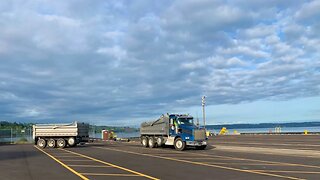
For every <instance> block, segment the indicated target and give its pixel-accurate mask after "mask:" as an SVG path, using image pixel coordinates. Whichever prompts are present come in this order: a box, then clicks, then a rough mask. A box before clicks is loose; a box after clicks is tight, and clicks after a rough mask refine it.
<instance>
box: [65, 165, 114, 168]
mask: <svg viewBox="0 0 320 180" xmlns="http://www.w3.org/2000/svg"><path fill="white" fill-rule="evenodd" d="M68 166H71V167H101V168H105V167H112V166H107V165H105V166H101V165H81V164H68Z"/></svg>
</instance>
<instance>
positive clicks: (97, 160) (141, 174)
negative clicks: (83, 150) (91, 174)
mask: <svg viewBox="0 0 320 180" xmlns="http://www.w3.org/2000/svg"><path fill="white" fill-rule="evenodd" d="M61 150H62V151H66V152H69V153H71V154H75V155H78V156H81V157H84V158H87V159H90V160H92V161H96V162H99V163H102V164H106V165H108V166H112V167H114V168H118V169H122V170H124V171H128V172H131V173H133V174H137V175H139V176H142V177H145V178H149V179H153V180H159V179H158V178H155V177H152V176H149V175H146V174H143V173H139V172H137V171H134V170H131V169H128V168H125V167H121V166H118V165H115V164H111V163H108V162H105V161H102V160H99V159H95V158H93V157H90V156H86V155H83V154H80V153H76V152H73V151H69V150H66V149H61Z"/></svg>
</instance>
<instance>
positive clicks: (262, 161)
mask: <svg viewBox="0 0 320 180" xmlns="http://www.w3.org/2000/svg"><path fill="white" fill-rule="evenodd" d="M132 148H135V149H138V148H139V147H132ZM139 149H140V148H139ZM153 150H156V151H166V150H161V149H153ZM176 153H181V154H185V155H188V154H192V155H197V156H202V157H213V158H214V157H218V158H225V160H227V159H230V160H240V161H252V162H261V163H270V164H279V165H284V166H300V167H308V168H317V169H320V166H314V165H307V164H296V163H286V162H278V161H265V160H258V159H248V158H238V157H230V156H221V155H211V154H207V153H204V154H199V153H192V152H179V151H177V152H176Z"/></svg>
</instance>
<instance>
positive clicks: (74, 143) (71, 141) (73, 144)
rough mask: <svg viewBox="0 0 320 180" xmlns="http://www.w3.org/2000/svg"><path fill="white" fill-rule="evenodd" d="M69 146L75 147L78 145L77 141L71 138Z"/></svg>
mask: <svg viewBox="0 0 320 180" xmlns="http://www.w3.org/2000/svg"><path fill="white" fill-rule="evenodd" d="M68 144H69V146H70V147H74V146H75V145H76V139H75V138H74V137H69V139H68Z"/></svg>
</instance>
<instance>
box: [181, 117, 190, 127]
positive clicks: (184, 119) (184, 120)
mask: <svg viewBox="0 0 320 180" xmlns="http://www.w3.org/2000/svg"><path fill="white" fill-rule="evenodd" d="M178 123H179V124H184V125H187V126H192V125H193V119H192V118H179V119H178Z"/></svg>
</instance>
